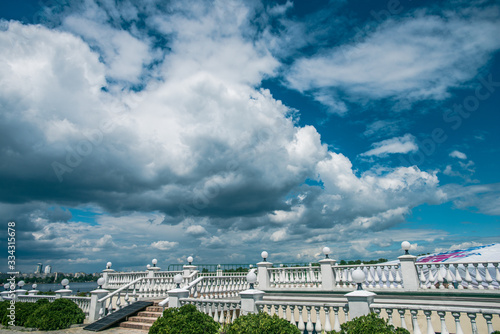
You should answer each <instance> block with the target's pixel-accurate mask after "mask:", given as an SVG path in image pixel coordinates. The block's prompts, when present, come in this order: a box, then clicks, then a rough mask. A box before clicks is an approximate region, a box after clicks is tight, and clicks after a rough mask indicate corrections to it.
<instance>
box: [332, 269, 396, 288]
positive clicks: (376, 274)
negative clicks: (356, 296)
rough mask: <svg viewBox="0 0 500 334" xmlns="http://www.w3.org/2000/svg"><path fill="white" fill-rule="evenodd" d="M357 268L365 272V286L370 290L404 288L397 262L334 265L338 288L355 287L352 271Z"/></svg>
mask: <svg viewBox="0 0 500 334" xmlns="http://www.w3.org/2000/svg"><path fill="white" fill-rule="evenodd" d="M356 269H361V270H363V272H364V273H365V277H366V278H365V282H364V283H363V287H364V288H367V289H370V290H377V289H402V288H403V284H404V282H403V281H402V279H401V277H402V275H401V268H400V266H399V265H395V264H391V265H387V264H368V265H366V264H359V265H334V266H333V270H334V273H335V280H336V287H337V288H338V289H341V288H344V289H354V288H355V284H354V281H353V280H352V272H353V271H354V270H356Z"/></svg>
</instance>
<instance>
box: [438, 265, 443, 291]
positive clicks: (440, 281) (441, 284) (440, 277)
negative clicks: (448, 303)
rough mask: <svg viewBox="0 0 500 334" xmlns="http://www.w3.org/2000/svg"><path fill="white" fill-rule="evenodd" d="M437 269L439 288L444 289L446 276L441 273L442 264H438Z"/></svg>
mask: <svg viewBox="0 0 500 334" xmlns="http://www.w3.org/2000/svg"><path fill="white" fill-rule="evenodd" d="M436 269H437V281H438V283H439V286H438V288H439V289H444V284H443V283H444V278H443V275H442V274H441V265H440V264H436Z"/></svg>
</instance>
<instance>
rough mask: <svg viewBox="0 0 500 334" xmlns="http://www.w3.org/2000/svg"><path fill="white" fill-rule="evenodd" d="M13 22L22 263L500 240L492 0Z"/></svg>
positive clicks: (0, 150) (7, 196) (60, 3)
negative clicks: (406, 241) (404, 241)
mask: <svg viewBox="0 0 500 334" xmlns="http://www.w3.org/2000/svg"><path fill="white" fill-rule="evenodd" d="M0 20H1V21H0V50H1V51H0V88H1V89H0V133H1V135H0V161H2V163H1V164H0V217H2V219H3V221H4V223H5V226H6V223H7V222H8V221H9V220H13V221H16V223H17V230H18V234H17V256H18V259H17V265H18V268H19V269H20V270H23V271H32V270H34V268H35V265H36V263H38V262H43V263H44V264H51V265H52V267H53V268H54V269H55V270H58V271H67V272H68V271H76V270H79V271H81V270H83V271H88V272H90V271H98V270H101V269H102V268H104V265H105V263H106V262H107V261H112V262H113V263H114V267H116V268H117V269H120V270H128V269H143V268H145V266H146V264H147V263H150V261H151V259H152V258H158V260H159V265H160V266H164V267H166V266H167V265H168V264H169V263H183V262H184V261H185V258H186V257H187V256H188V255H193V256H194V257H195V262H198V263H244V262H257V261H258V260H259V254H260V252H261V251H262V250H264V249H266V250H267V251H268V252H269V253H270V254H271V256H270V260H271V261H275V262H295V261H300V262H303V261H307V262H309V261H315V260H317V259H319V257H321V254H320V251H321V249H322V247H323V246H325V245H326V246H329V247H331V248H332V249H333V252H334V254H333V255H334V257H335V258H338V259H358V258H361V259H373V258H380V257H386V258H389V259H392V258H394V257H396V256H398V255H399V254H401V251H400V247H399V245H400V243H401V241H403V240H409V241H410V242H412V244H413V247H414V250H413V252H416V253H428V252H435V251H443V250H449V249H453V248H462V247H466V246H471V245H479V244H489V243H493V242H497V241H498V240H499V235H500V232H499V227H498V226H499V224H498V223H499V215H500V209H499V208H500V206H499V205H500V196H499V193H500V183H499V180H498V176H497V175H498V172H497V168H496V167H497V165H498V162H499V158H498V157H499V156H500V154H499V153H500V152H499V151H500V149H499V146H498V143H500V134H499V133H500V131H498V130H499V129H498V127H499V124H500V114H499V107H498V106H499V105H500V56H499V49H500V40H499V39H498V34H499V33H500V5H499V4H498V3H497V2H495V1H481V0H479V1H459V0H457V1H455V0H451V1H419V2H416V1H405V0H401V1H397V0H390V1H370V2H366V1H307V2H305V1H295V2H293V1H209V2H200V1H171V2H168V3H165V2H163V1H154V0H153V1H146V0H144V1H140V0H137V1H121V2H119V3H115V2H114V1H104V0H102V1H97V0H87V1H83V0H80V1H70V0H55V1H48V0H47V1H43V0H42V1H19V2H16V3H12V2H4V3H2V4H0ZM2 242H3V241H2ZM2 245H3V246H2V247H4V246H5V247H6V245H5V243H4V242H3V244H2ZM0 270H2V271H6V270H4V269H0Z"/></svg>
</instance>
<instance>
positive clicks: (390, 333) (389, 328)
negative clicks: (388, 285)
mask: <svg viewBox="0 0 500 334" xmlns="http://www.w3.org/2000/svg"><path fill="white" fill-rule="evenodd" d="M329 333H330V334H410V332H409V331H408V330H406V329H404V328H397V329H396V328H394V326H393V325H389V324H388V323H387V321H386V320H384V319H382V318H379V317H378V316H377V315H376V314H375V313H370V314H368V315H363V316H361V317H357V318H354V319H353V320H351V321H348V322H346V323H344V324H342V325H340V332H336V331H331V332H329Z"/></svg>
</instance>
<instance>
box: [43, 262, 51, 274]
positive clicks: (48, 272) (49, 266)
mask: <svg viewBox="0 0 500 334" xmlns="http://www.w3.org/2000/svg"><path fill="white" fill-rule="evenodd" d="M51 272H52V266H51V265H50V264H48V265H46V266H45V271H44V273H45V274H50V273H51Z"/></svg>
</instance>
